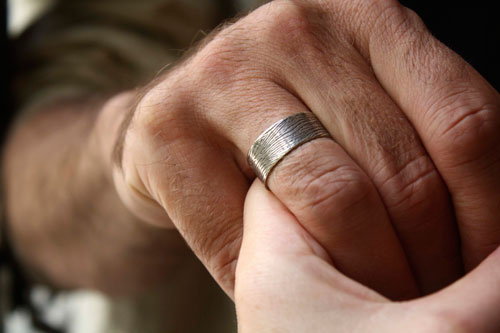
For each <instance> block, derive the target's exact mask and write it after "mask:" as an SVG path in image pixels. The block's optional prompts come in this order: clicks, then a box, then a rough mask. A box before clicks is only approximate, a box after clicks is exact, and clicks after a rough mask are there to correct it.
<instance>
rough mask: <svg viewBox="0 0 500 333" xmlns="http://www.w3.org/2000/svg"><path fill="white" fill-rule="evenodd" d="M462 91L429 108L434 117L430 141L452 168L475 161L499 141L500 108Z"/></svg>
mask: <svg viewBox="0 0 500 333" xmlns="http://www.w3.org/2000/svg"><path fill="white" fill-rule="evenodd" d="M482 100H484V99H483V98H481V97H479V98H476V97H474V96H471V95H470V93H467V92H461V93H458V94H453V95H451V96H448V97H447V98H444V99H442V101H441V102H440V103H439V104H436V105H434V106H433V108H431V110H430V112H431V113H432V114H435V115H436V118H437V119H436V120H437V121H436V128H435V131H434V135H433V137H434V138H436V139H435V140H432V141H433V142H435V143H436V147H437V149H438V153H439V154H440V156H442V158H443V159H446V160H447V161H448V163H450V164H451V165H454V166H458V165H460V164H465V163H468V162H472V161H474V160H477V159H479V158H481V157H483V156H485V155H486V154H488V153H490V152H491V151H492V150H493V149H497V147H498V145H499V142H500V108H499V107H498V104H494V103H484V102H482Z"/></svg>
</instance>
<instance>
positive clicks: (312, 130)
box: [247, 112, 330, 187]
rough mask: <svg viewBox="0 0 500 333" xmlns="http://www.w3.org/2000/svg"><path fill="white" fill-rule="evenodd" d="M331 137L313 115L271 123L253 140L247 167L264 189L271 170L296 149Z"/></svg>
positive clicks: (297, 115) (295, 116)
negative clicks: (315, 140) (309, 142)
mask: <svg viewBox="0 0 500 333" xmlns="http://www.w3.org/2000/svg"><path fill="white" fill-rule="evenodd" d="M326 137H330V134H329V133H328V131H327V130H326V129H325V128H324V127H323V125H322V124H321V123H320V121H319V120H318V119H317V118H316V117H315V116H314V115H313V114H312V113H309V112H308V113H297V114H294V115H293V116H290V117H286V118H284V119H281V120H280V121H278V122H276V123H274V124H273V125H271V127H269V128H268V129H267V130H265V131H264V132H263V133H262V134H261V135H260V136H259V137H258V138H257V140H255V142H254V143H253V145H252V146H251V147H250V150H249V151H248V157H247V160H248V164H249V165H250V167H251V168H252V169H253V171H254V172H255V174H256V175H257V177H259V179H260V180H262V182H263V183H264V184H265V185H266V187H267V180H268V178H269V174H270V173H271V171H272V170H273V168H274V167H275V166H276V165H277V164H278V163H279V162H280V161H281V160H282V159H283V158H284V157H285V156H286V155H287V154H289V153H290V152H291V151H292V150H294V149H296V148H297V147H298V146H300V145H302V144H304V143H306V142H308V141H311V140H314V139H318V138H326Z"/></svg>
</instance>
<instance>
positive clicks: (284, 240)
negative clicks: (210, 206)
mask: <svg viewBox="0 0 500 333" xmlns="http://www.w3.org/2000/svg"><path fill="white" fill-rule="evenodd" d="M338 218H339V221H338V222H339V223H341V222H343V223H348V221H342V217H341V216H339V217H338ZM499 285H500V248H498V249H497V250H496V251H495V252H494V253H493V254H492V255H490V256H489V257H488V258H487V259H486V260H485V261H484V262H483V263H482V264H481V265H480V266H479V267H478V268H477V269H475V270H474V271H472V272H471V273H470V274H468V275H466V276H465V277H464V278H462V279H461V280H459V281H457V282H455V283H454V284H452V285H451V286H450V287H447V288H445V289H443V290H441V291H439V292H438V293H435V294H433V295H431V296H427V297H423V298H419V299H417V300H413V301H407V302H400V303H397V302H391V301H389V300H388V299H387V298H385V297H383V296H381V295H380V294H378V293H376V292H374V291H373V290H370V289H369V288H367V287H365V286H363V285H361V284H359V283H357V282H355V281H353V280H351V279H349V278H348V277H346V276H345V275H343V274H342V273H340V272H339V271H338V270H337V269H336V268H335V264H334V263H332V262H331V260H330V259H329V256H328V253H327V252H326V251H325V249H324V248H323V247H322V246H321V245H320V244H319V243H318V242H317V241H316V240H315V239H314V238H313V237H312V236H311V235H310V234H309V233H308V232H307V231H306V230H305V229H304V227H303V226H302V225H301V224H300V222H299V221H298V220H297V218H296V217H295V216H293V214H291V212H290V211H289V210H288V209H287V208H286V207H284V206H283V204H282V203H280V201H279V200H278V199H277V198H276V197H275V196H274V195H273V194H272V193H270V192H268V191H266V189H265V188H264V186H263V184H262V183H260V182H258V181H257V182H256V183H255V184H254V185H253V186H252V187H251V189H250V191H249V192H248V196H247V200H246V203H245V217H244V236H243V243H242V246H241V252H240V256H239V261H238V267H237V269H236V290H235V302H236V310H237V315H238V332H241V333H245V332H262V333H265V332H273V333H279V332H287V333H292V332H311V333H319V332H339V333H341V332H360V333H361V332H384V333H386V332H464V333H465V332H491V333H493V332H498V331H500V318H499V316H498V309H499V308H500V288H498V286H499Z"/></svg>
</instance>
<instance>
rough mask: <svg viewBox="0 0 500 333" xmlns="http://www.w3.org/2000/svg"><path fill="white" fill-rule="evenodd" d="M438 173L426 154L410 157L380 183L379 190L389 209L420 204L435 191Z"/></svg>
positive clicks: (408, 207)
mask: <svg viewBox="0 0 500 333" xmlns="http://www.w3.org/2000/svg"><path fill="white" fill-rule="evenodd" d="M440 182H441V180H440V175H439V173H438V172H437V170H436V168H435V167H434V164H433V163H432V162H431V160H430V159H429V157H428V156H427V154H425V153H422V154H419V155H418V156H416V157H414V158H412V159H410V160H409V161H408V162H407V163H405V164H404V165H403V167H401V168H400V169H399V170H397V171H396V172H395V173H392V174H391V175H390V176H389V177H387V178H386V179H385V180H384V181H383V182H382V184H381V185H380V191H381V194H382V196H383V197H384V199H385V202H386V205H387V206H388V208H389V209H390V210H392V209H397V210H404V211H407V210H408V209H411V208H414V207H417V206H420V205H421V204H422V203H423V202H425V201H427V200H428V198H429V196H432V195H433V193H435V191H434V190H435V187H436V184H439V183H440Z"/></svg>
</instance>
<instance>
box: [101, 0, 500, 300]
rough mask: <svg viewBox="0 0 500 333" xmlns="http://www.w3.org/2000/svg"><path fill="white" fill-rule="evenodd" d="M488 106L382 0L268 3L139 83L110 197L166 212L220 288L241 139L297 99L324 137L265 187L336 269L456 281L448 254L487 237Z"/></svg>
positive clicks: (493, 231)
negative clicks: (141, 90)
mask: <svg viewBox="0 0 500 333" xmlns="http://www.w3.org/2000/svg"><path fill="white" fill-rule="evenodd" d="M133 99H134V97H125V98H124V97H120V99H119V101H116V100H115V101H114V102H111V103H110V104H111V105H117V104H118V105H121V106H124V105H127V103H129V102H130V101H132V100H133ZM499 107H500V97H499V95H498V93H497V92H496V91H495V90H494V89H493V88H492V87H491V86H490V85H489V84H488V83H487V82H486V81H485V80H484V79H483V78H482V77H481V76H480V75H479V74H478V73H477V72H476V71H474V69H473V68H471V67H470V66H469V65H468V64H467V63H465V62H464V61H463V60H462V59H461V58H460V57H459V56H458V55H456V54H455V53H454V52H452V51H451V50H449V49H448V48H446V47H445V46H444V45H442V44H441V43H440V42H439V41H437V40H436V39H435V38H434V37H432V35H431V34H430V33H429V32H428V31H427V30H426V28H425V26H424V24H423V23H422V22H421V21H420V19H419V18H418V17H417V15H416V14H415V13H413V12H411V11H409V10H408V9H406V8H404V7H402V6H401V5H400V4H399V3H398V2H397V1H394V0H370V1H365V0H353V1H345V0H329V1H326V0H313V1H310V0H308V1H300V0H294V1H292V0H276V1H273V2H271V3H269V4H267V5H265V6H263V7H261V8H259V9H258V10H256V11H254V12H253V13H251V14H250V15H248V16H247V17H245V18H243V19H241V20H239V21H238V22H236V23H235V24H233V25H230V26H228V27H226V28H224V29H222V30H221V31H219V32H218V33H217V34H214V35H212V36H211V37H210V38H208V39H207V40H206V41H205V43H203V44H202V45H201V46H200V48H199V49H198V50H197V51H196V52H195V53H194V54H192V56H191V57H189V58H187V59H186V60H185V61H184V62H182V63H181V64H179V65H177V66H175V67H174V68H173V69H172V70H171V71H170V72H169V73H168V74H167V75H163V76H162V77H160V78H159V79H158V80H156V81H155V82H153V83H152V84H151V85H150V86H149V87H147V88H146V89H145V92H144V94H143V95H142V96H141V98H139V100H138V102H137V104H136V105H134V107H132V111H133V112H131V114H130V116H129V117H127V120H126V121H125V122H124V125H123V126H122V131H121V134H120V135H119V138H118V139H116V138H115V137H113V138H112V141H113V142H115V141H117V144H116V149H115V151H116V156H117V158H116V160H117V163H116V164H115V165H114V166H113V168H114V178H115V183H116V186H117V189H118V192H119V194H120V196H121V198H122V200H123V201H124V203H125V204H126V206H127V207H128V208H129V209H130V210H131V211H132V212H133V213H134V214H135V215H137V216H139V217H140V218H141V219H143V220H145V221H148V222H150V223H153V224H155V225H159V226H163V227H168V226H170V227H172V223H173V225H174V226H175V227H176V228H178V230H179V231H180V232H181V234H182V235H183V236H184V238H185V239H186V241H187V243H188V244H189V245H190V246H191V247H192V249H193V250H194V252H195V253H196V254H197V255H198V256H199V257H200V258H201V260H202V261H203V262H204V263H205V265H206V266H207V267H208V269H209V270H210V272H211V273H212V274H213V275H214V277H215V278H216V279H217V281H218V282H219V283H220V284H221V285H222V286H223V288H224V289H225V290H226V291H227V292H228V293H229V294H230V295H231V294H232V290H233V281H234V268H235V264H236V261H237V258H238V252H239V247H240V242H241V236H242V212H243V203H244V198H245V195H246V193H247V190H248V188H249V184H250V181H251V180H252V179H253V178H254V175H253V173H252V171H251V170H250V169H249V167H248V165H247V163H246V154H247V152H248V149H249V147H250V146H251V144H252V143H253V142H254V140H255V139H256V138H257V137H258V136H259V135H260V134H261V133H262V132H263V131H264V130H265V129H266V128H267V127H269V126H270V125H271V124H273V123H274V122H276V121H277V120H279V119H282V118H285V117H287V116H290V115H292V114H295V113H298V112H310V111H312V112H313V113H314V114H315V115H316V116H317V117H318V118H319V119H320V121H321V122H322V123H323V124H324V126H325V127H326V128H327V129H328V131H329V132H330V133H331V135H332V137H333V138H334V140H330V139H318V140H314V141H312V142H310V143H307V144H305V145H303V146H301V147H300V148H298V149H297V150H295V151H293V152H292V153H291V154H289V155H288V156H287V157H286V158H285V159H284V160H283V161H282V162H281V163H280V164H279V165H278V166H277V167H276V168H275V170H274V171H273V172H272V174H271V176H270V179H269V186H270V189H271V190H272V192H273V193H274V194H276V196H277V197H278V198H279V199H280V200H281V202H283V203H284V204H285V205H286V206H287V207H288V208H289V209H290V211H291V212H292V213H293V214H294V215H295V216H296V217H297V218H298V219H299V221H300V222H301V223H302V225H303V226H304V228H305V229H306V230H307V231H308V232H309V233H310V234H311V235H312V236H313V237H314V238H315V239H317V240H318V241H319V243H320V244H321V245H322V246H323V247H324V248H325V249H326V251H327V252H328V254H329V256H330V257H331V259H332V260H333V262H334V263H335V266H336V267H337V268H338V269H339V270H340V271H341V272H343V273H345V274H346V275H347V276H349V277H351V278H353V279H355V280H357V281H360V282H362V283H363V284H366V285H368V286H370V287H372V288H374V289H375V290H377V291H379V292H381V293H382V294H384V295H386V296H388V297H391V298H410V297H414V296H416V295H418V294H419V292H424V293H428V292H432V291H434V290H437V289H439V288H441V287H443V286H444V285H446V284H448V283H450V282H451V281H454V280H455V279H457V278H458V277H459V276H460V275H461V274H462V271H463V267H462V261H461V253H462V254H463V260H464V263H465V268H466V269H467V270H468V269H471V268H472V267H474V266H476V265H477V264H478V263H479V262H480V261H481V260H482V259H484V258H485V257H486V256H487V255H488V254H489V253H491V252H492V251H493V249H495V247H496V246H497V245H498V244H500V223H499V216H500V205H498V202H499V201H500V193H499V192H498V188H500V177H499V176H498V175H499V174H500V144H499V140H500V131H499V129H500V113H499ZM109 109H113V108H109ZM115 109H116V108H115ZM118 109H120V112H121V110H122V109H123V107H119V108H118ZM108 116H109V117H110V118H111V119H113V118H114V115H111V112H110V114H109V115H108ZM109 117H108V119H109ZM103 118H106V115H105V114H104V115H103ZM450 198H451V199H452V200H450ZM455 217H456V220H455ZM339 221H343V222H342V223H340V222H339ZM460 242H461V246H462V248H461V249H460V245H459V244H460ZM461 250H462V251H461ZM412 272H413V273H414V275H412Z"/></svg>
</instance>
